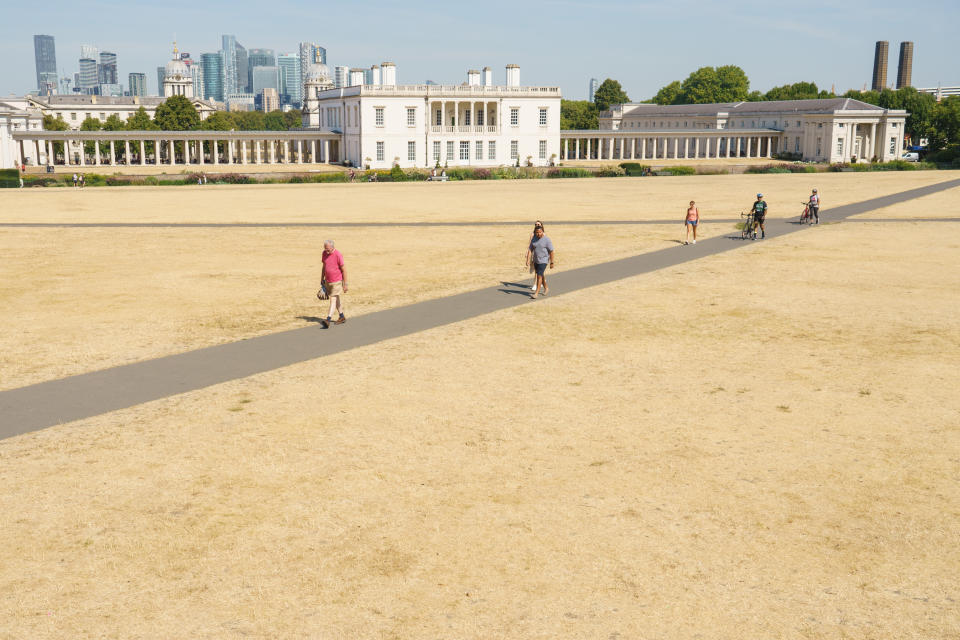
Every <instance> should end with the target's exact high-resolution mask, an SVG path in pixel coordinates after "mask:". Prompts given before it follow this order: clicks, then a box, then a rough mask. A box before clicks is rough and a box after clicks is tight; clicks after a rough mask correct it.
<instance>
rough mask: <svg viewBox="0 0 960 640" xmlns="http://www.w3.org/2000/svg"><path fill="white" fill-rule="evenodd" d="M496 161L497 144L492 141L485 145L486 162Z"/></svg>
mask: <svg viewBox="0 0 960 640" xmlns="http://www.w3.org/2000/svg"><path fill="white" fill-rule="evenodd" d="M496 159H497V143H496V142H495V141H493V140H491V141H490V142H488V143H487V160H496Z"/></svg>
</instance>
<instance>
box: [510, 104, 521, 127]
mask: <svg viewBox="0 0 960 640" xmlns="http://www.w3.org/2000/svg"><path fill="white" fill-rule="evenodd" d="M510 124H511V125H512V126H514V127H515V126H517V125H518V124H520V107H510Z"/></svg>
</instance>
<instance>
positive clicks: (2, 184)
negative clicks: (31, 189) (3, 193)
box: [0, 169, 20, 189]
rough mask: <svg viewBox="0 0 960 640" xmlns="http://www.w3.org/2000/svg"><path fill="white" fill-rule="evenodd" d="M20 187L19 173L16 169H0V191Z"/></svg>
mask: <svg viewBox="0 0 960 640" xmlns="http://www.w3.org/2000/svg"><path fill="white" fill-rule="evenodd" d="M19 186H20V172H19V171H18V170H16V169H0V189H13V188H15V187H19Z"/></svg>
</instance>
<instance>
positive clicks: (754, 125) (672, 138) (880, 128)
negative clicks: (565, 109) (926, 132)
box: [562, 98, 907, 162]
mask: <svg viewBox="0 0 960 640" xmlns="http://www.w3.org/2000/svg"><path fill="white" fill-rule="evenodd" d="M906 117H907V112H906V111H898V110H894V109H884V108H882V107H877V106H874V105H871V104H867V103H865V102H860V101H858V100H853V99H850V98H830V99H824V100H781V101H772V102H732V103H719V104H686V105H656V104H623V105H617V106H615V107H614V108H613V109H611V110H610V111H605V112H603V113H601V114H600V123H599V125H600V128H599V129H598V130H596V131H563V132H562V138H563V151H562V156H563V158H565V159H593V160H678V159H686V158H771V157H773V155H774V154H777V153H781V152H788V153H793V154H798V155H799V156H800V157H801V158H802V159H803V160H808V161H816V162H850V161H851V160H852V159H853V158H856V159H857V161H861V160H863V161H870V160H871V159H872V158H877V159H878V160H881V161H885V162H886V161H889V160H895V159H897V158H899V157H900V154H901V150H902V149H903V136H904V131H903V127H904V123H905V122H906Z"/></svg>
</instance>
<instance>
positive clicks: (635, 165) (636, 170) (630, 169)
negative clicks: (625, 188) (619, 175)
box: [620, 162, 650, 176]
mask: <svg viewBox="0 0 960 640" xmlns="http://www.w3.org/2000/svg"><path fill="white" fill-rule="evenodd" d="M620 168H621V169H623V170H624V172H625V173H626V174H627V175H628V176H642V175H643V173H644V171H646V170H647V169H649V168H650V167H649V166H648V165H645V164H640V163H639V162H621V163H620Z"/></svg>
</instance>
